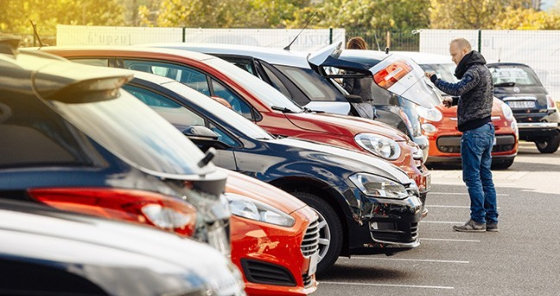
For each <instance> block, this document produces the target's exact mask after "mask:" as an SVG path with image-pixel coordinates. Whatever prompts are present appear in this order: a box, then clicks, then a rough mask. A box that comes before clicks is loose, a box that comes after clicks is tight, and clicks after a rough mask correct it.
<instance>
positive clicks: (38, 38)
mask: <svg viewBox="0 0 560 296" xmlns="http://www.w3.org/2000/svg"><path fill="white" fill-rule="evenodd" d="M29 22H30V23H31V27H33V37H34V38H33V46H35V38H37V40H38V41H39V48H41V47H43V46H44V44H43V41H41V37H39V33H37V26H36V25H35V23H33V21H32V20H29Z"/></svg>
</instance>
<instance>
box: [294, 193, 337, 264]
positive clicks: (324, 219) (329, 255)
mask: <svg viewBox="0 0 560 296" xmlns="http://www.w3.org/2000/svg"><path fill="white" fill-rule="evenodd" d="M291 194H292V195H294V196H295V197H297V198H299V199H300V200H302V201H303V202H305V203H306V204H307V205H309V206H310V207H312V208H313V209H315V211H317V214H318V215H319V263H318V264H317V273H323V272H325V271H326V270H328V269H329V268H330V267H331V266H332V265H333V264H334V262H335V261H336V259H338V256H339V255H340V251H341V250H342V238H343V237H344V232H343V230H342V225H341V221H340V219H339V218H338V215H337V214H336V212H335V211H334V209H333V208H332V207H331V206H330V205H329V204H328V203H327V202H326V201H324V200H321V198H319V197H318V196H316V195H314V194H311V193H307V192H292V193H291Z"/></svg>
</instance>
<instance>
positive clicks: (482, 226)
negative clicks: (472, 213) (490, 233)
mask: <svg viewBox="0 0 560 296" xmlns="http://www.w3.org/2000/svg"><path fill="white" fill-rule="evenodd" d="M453 230H455V231H459V232H485V231H486V223H477V222H475V221H474V220H472V219H470V220H469V221H467V223H465V225H455V226H453Z"/></svg>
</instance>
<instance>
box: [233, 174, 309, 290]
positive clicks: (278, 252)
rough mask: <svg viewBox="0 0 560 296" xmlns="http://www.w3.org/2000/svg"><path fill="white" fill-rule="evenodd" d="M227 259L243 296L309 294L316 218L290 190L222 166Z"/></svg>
mask: <svg viewBox="0 0 560 296" xmlns="http://www.w3.org/2000/svg"><path fill="white" fill-rule="evenodd" d="M227 174H228V179H227V184H226V196H227V198H228V200H229V203H230V208H231V212H232V216H231V220H230V223H231V225H230V233H231V261H232V262H233V263H234V264H235V265H237V267H239V269H240V270H241V271H242V272H243V277H244V280H245V285H246V286H245V291H246V292H247V294H248V295H308V294H310V293H312V292H314V291H315V290H316V289H317V282H316V281H315V271H316V268H317V262H318V260H319V252H318V250H319V227H318V226H319V223H320V221H318V215H317V214H316V213H315V211H314V210H313V209H311V208H310V207H309V206H307V205H306V204H305V203H303V202H301V201H300V200H299V199H297V198H295V197H293V196H291V195H290V194H288V193H286V192H284V191H282V190H280V189H278V188H276V187H273V186H272V185H268V184H266V183H264V182H261V181H259V180H257V179H254V178H251V177H247V176H245V175H242V174H239V173H235V172H231V171H227Z"/></svg>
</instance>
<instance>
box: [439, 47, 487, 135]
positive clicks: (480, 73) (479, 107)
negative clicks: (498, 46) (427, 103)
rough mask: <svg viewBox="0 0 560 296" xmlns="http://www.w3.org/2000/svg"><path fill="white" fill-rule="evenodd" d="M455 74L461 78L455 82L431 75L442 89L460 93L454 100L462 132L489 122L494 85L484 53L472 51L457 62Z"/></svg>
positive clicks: (452, 93)
mask: <svg viewBox="0 0 560 296" xmlns="http://www.w3.org/2000/svg"><path fill="white" fill-rule="evenodd" d="M455 76H456V77H457V78H458V79H460V80H459V82H457V83H450V82H446V81H443V80H441V79H438V78H437V77H436V76H435V75H433V76H432V78H431V79H432V82H433V83H434V84H435V86H436V87H437V88H439V89H440V90H441V91H443V92H445V93H447V94H449V95H452V96H460V98H459V99H454V100H453V104H454V105H458V107H457V119H458V128H459V130H460V131H462V132H465V131H468V130H472V129H475V128H478V127H481V126H483V125H484V124H486V123H488V122H491V116H492V101H493V91H494V85H493V84H492V75H491V74H490V71H489V70H488V68H487V67H486V60H485V59H484V57H483V56H482V55H481V54H480V53H479V52H477V51H474V50H473V51H471V52H470V53H468V54H467V55H465V56H464V57H463V59H462V60H461V61H460V62H459V64H458V65H457V68H456V69H455Z"/></svg>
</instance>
